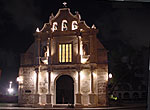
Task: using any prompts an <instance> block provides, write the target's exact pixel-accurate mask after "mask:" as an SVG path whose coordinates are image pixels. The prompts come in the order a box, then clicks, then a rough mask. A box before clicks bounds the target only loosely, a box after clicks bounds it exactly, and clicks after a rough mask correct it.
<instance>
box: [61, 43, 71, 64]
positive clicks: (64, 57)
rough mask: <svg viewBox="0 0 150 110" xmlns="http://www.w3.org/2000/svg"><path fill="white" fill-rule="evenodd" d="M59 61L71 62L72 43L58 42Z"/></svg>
mask: <svg viewBox="0 0 150 110" xmlns="http://www.w3.org/2000/svg"><path fill="white" fill-rule="evenodd" d="M59 62H60V63H67V62H72V44H59Z"/></svg>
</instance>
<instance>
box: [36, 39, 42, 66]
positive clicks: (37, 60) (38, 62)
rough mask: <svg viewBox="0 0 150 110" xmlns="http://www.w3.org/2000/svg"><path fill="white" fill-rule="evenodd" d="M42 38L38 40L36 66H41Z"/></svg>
mask: <svg viewBox="0 0 150 110" xmlns="http://www.w3.org/2000/svg"><path fill="white" fill-rule="evenodd" d="M40 42H41V40H40V38H37V56H36V64H37V65H39V64H40V53H41V52H40V50H41V47H40Z"/></svg>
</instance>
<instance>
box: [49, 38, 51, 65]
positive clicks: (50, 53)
mask: <svg viewBox="0 0 150 110" xmlns="http://www.w3.org/2000/svg"><path fill="white" fill-rule="evenodd" d="M48 44H49V45H48V46H49V56H48V64H49V65H50V64H51V38H48Z"/></svg>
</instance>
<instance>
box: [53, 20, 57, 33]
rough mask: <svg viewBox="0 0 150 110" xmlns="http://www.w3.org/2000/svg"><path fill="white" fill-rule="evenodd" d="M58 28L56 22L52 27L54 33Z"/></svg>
mask: <svg viewBox="0 0 150 110" xmlns="http://www.w3.org/2000/svg"><path fill="white" fill-rule="evenodd" d="M57 27H58V24H57V22H54V23H53V27H52V31H53V32H54V31H56V30H57Z"/></svg>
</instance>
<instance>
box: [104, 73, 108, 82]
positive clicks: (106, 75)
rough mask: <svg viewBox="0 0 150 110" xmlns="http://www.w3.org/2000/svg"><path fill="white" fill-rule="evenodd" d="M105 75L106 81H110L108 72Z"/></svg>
mask: <svg viewBox="0 0 150 110" xmlns="http://www.w3.org/2000/svg"><path fill="white" fill-rule="evenodd" d="M104 77H105V81H108V73H107V72H106V73H105V76H104Z"/></svg>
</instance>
